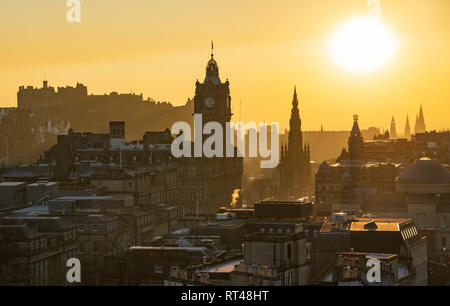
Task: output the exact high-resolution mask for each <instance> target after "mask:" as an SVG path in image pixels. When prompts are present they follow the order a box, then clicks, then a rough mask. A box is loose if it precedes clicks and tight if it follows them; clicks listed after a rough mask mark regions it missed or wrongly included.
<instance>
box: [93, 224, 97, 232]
mask: <svg viewBox="0 0 450 306" xmlns="http://www.w3.org/2000/svg"><path fill="white" fill-rule="evenodd" d="M92 231H93V232H98V225H97V224H94V225H92Z"/></svg>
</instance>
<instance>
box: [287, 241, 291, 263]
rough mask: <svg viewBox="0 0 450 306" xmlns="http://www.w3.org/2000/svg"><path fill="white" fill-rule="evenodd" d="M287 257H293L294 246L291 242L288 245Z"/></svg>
mask: <svg viewBox="0 0 450 306" xmlns="http://www.w3.org/2000/svg"><path fill="white" fill-rule="evenodd" d="M287 257H288V259H291V258H292V246H291V244H290V243H289V244H288V245H287Z"/></svg>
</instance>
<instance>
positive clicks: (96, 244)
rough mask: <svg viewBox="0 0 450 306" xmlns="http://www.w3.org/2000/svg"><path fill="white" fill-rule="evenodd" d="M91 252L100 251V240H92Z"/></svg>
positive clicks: (96, 252)
mask: <svg viewBox="0 0 450 306" xmlns="http://www.w3.org/2000/svg"><path fill="white" fill-rule="evenodd" d="M92 253H93V254H98V253H100V242H99V241H94V244H93V247H92Z"/></svg>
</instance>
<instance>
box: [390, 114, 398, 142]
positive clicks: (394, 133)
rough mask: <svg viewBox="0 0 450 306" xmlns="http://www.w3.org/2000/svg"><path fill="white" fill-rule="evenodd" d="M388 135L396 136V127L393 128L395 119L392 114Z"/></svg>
mask: <svg viewBox="0 0 450 306" xmlns="http://www.w3.org/2000/svg"><path fill="white" fill-rule="evenodd" d="M389 134H390V136H391V138H397V129H396V128H395V119H394V116H392V120H391V130H390V133H389Z"/></svg>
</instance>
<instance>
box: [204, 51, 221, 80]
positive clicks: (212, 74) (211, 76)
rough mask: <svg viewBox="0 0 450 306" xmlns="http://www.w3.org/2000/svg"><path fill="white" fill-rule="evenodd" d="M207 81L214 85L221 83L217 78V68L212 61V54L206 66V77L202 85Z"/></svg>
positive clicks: (215, 63)
mask: <svg viewBox="0 0 450 306" xmlns="http://www.w3.org/2000/svg"><path fill="white" fill-rule="evenodd" d="M208 81H211V82H213V84H215V85H217V84H220V83H221V81H220V78H219V66H218V65H217V62H216V60H215V59H214V55H213V54H211V59H210V60H209V61H208V64H207V65H206V77H205V80H204V81H203V83H204V84H206V83H207V82H208Z"/></svg>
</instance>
